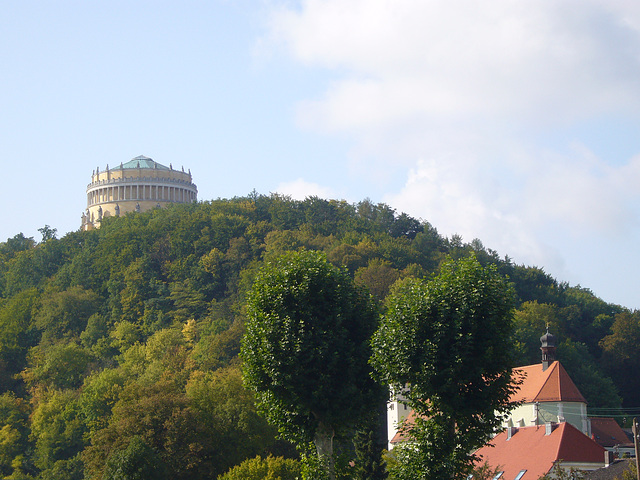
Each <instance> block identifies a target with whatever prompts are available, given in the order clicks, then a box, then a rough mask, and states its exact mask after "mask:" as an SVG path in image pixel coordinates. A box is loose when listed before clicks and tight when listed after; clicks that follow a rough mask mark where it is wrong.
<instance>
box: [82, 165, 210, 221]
mask: <svg viewBox="0 0 640 480" xmlns="http://www.w3.org/2000/svg"><path fill="white" fill-rule="evenodd" d="M197 196H198V188H197V187H196V186H195V184H194V183H193V181H192V178H191V170H189V171H188V172H185V171H184V167H182V169H181V170H174V169H173V166H172V165H171V164H169V166H168V167H165V166H164V165H161V164H159V163H158V162H155V161H153V160H152V159H151V158H149V157H145V156H143V155H140V156H138V157H135V158H134V159H132V160H130V161H128V162H127V163H124V164H122V163H121V164H120V166H119V167H116V168H114V169H109V165H107V168H106V169H105V170H104V171H100V169H99V168H97V169H96V170H94V172H93V174H92V175H91V183H90V184H89V185H88V186H87V209H86V211H85V212H84V213H83V214H82V229H83V230H92V229H94V228H99V227H100V222H101V221H102V219H103V218H106V217H118V216H120V215H124V214H126V213H129V212H144V211H147V210H151V209H152V208H157V207H162V206H166V205H167V204H168V203H190V202H195V201H197V199H198V198H197Z"/></svg>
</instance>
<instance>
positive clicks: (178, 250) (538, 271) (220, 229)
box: [0, 192, 640, 480]
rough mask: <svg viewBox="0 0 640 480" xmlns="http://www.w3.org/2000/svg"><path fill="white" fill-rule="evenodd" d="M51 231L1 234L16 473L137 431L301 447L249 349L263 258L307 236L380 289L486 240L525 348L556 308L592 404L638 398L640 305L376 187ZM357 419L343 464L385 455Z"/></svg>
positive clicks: (568, 359) (101, 455) (1, 419)
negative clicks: (521, 257)
mask: <svg viewBox="0 0 640 480" xmlns="http://www.w3.org/2000/svg"><path fill="white" fill-rule="evenodd" d="M40 234H41V235H42V240H41V241H39V242H38V241H35V240H34V239H33V238H30V237H25V236H24V235H23V234H20V233H19V234H17V235H15V236H13V237H12V238H8V239H7V240H6V241H5V242H0V439H1V448H0V476H6V477H8V478H12V479H14V480H15V479H30V480H32V479H35V478H40V479H44V478H56V479H57V478H83V477H86V478H100V476H101V474H102V472H103V471H104V469H105V465H106V463H107V460H108V459H109V458H110V456H113V455H115V452H122V451H124V450H126V449H127V448H128V446H129V445H130V442H131V440H132V438H133V437H134V436H136V435H137V436H139V437H140V438H141V439H142V440H144V442H145V443H146V444H147V445H148V446H149V447H151V448H152V449H153V451H154V452H156V454H157V455H158V456H159V457H160V458H162V461H163V462H165V465H166V466H167V469H168V470H167V471H168V472H169V474H170V475H172V478H179V477H180V476H183V477H184V476H190V478H193V479H196V480H198V479H205V478H211V476H212V475H214V476H215V475H218V474H222V473H224V471H227V470H228V469H229V468H231V467H232V466H233V465H234V464H239V463H241V462H242V461H243V460H245V459H246V458H253V457H255V456H256V455H258V454H259V455H262V456H263V458H264V457H266V456H268V455H269V454H272V455H273V456H274V457H277V456H292V455H295V452H294V451H293V447H292V446H291V445H290V444H288V443H287V442H285V441H276V440H275V439H274V429H273V428H272V427H270V426H268V425H267V424H266V422H265V421H264V420H263V419H262V418H260V417H258V416H257V415H256V410H255V407H254V405H253V401H254V399H253V395H252V394H251V393H249V392H247V391H246V390H245V389H244V388H243V387H242V386H241V385H240V380H239V371H240V370H239V369H240V364H241V360H240V359H239V358H238V353H239V351H240V345H241V339H242V337H243V335H244V334H245V322H246V314H247V295H248V293H249V292H250V291H251V289H252V286H253V283H254V278H255V276H256V274H257V272H258V271H259V270H260V269H261V268H262V267H263V266H264V265H265V263H266V262H270V261H273V260H274V259H276V258H277V257H279V256H281V255H283V254H287V252H295V251H298V250H301V249H306V250H315V251H320V252H322V253H323V254H324V255H326V259H327V260H328V262H329V263H331V264H332V265H335V266H336V267H339V268H343V267H344V268H345V269H346V271H343V273H344V274H345V277H344V278H345V279H347V277H348V280H349V281H351V280H353V281H354V282H355V283H356V285H359V286H360V287H363V288H365V287H366V288H367V289H369V291H370V292H371V293H372V295H374V297H375V298H376V300H377V302H375V303H377V304H383V302H384V301H385V299H386V298H387V296H388V294H389V291H393V289H394V287H393V285H394V283H395V282H396V281H399V282H400V285H401V284H402V282H404V281H408V280H405V279H407V278H421V279H430V278H433V277H435V276H436V275H437V274H438V272H439V271H440V268H441V266H442V264H443V262H444V260H445V258H446V256H447V255H451V256H452V257H453V258H456V259H464V258H466V257H468V256H469V255H470V254H473V255H475V256H476V258H477V260H478V262H479V263H480V264H481V265H484V266H488V265H493V266H494V267H495V268H496V269H497V271H498V272H500V273H501V274H503V275H506V276H508V278H509V281H510V282H511V283H512V284H513V287H514V289H515V291H516V294H517V302H518V304H517V305H516V306H517V311H516V318H515V323H516V329H515V333H514V335H513V336H512V339H513V344H514V345H515V346H516V348H515V352H514V356H515V358H517V361H518V362H519V364H528V363H538V362H539V361H540V360H539V358H540V352H539V340H538V339H539V337H540V335H541V334H542V333H544V330H545V324H546V323H547V322H549V323H550V324H551V328H552V331H553V333H554V334H555V335H556V336H557V338H558V339H559V348H558V354H559V356H560V359H561V360H562V361H563V362H565V363H566V365H565V366H566V368H567V370H568V371H569V374H570V375H571V376H572V377H573V378H574V381H575V382H576V384H578V387H579V388H580V389H581V390H582V391H583V393H584V394H585V395H586V396H587V397H588V399H589V402H590V408H592V407H593V406H594V405H596V406H607V405H608V406H609V408H611V406H615V405H617V403H616V402H617V400H616V397H615V394H614V393H613V392H614V388H611V382H613V383H614V387H615V390H617V391H618V392H619V394H620V395H621V396H622V397H623V402H624V405H625V406H634V405H637V404H638V395H637V392H639V391H640V387H638V385H636V383H634V382H635V380H634V379H635V377H633V376H632V375H631V376H630V375H629V374H628V372H629V371H631V372H633V371H636V370H637V369H638V368H640V350H638V349H637V348H634V345H637V343H638V342H637V338H636V337H638V335H636V330H638V328H637V325H638V314H637V312H629V311H626V310H625V309H623V308H621V307H619V306H616V305H611V304H607V303H606V302H603V301H602V300H600V299H599V298H597V296H595V295H594V294H593V293H592V292H591V291H589V290H588V289H586V288H583V287H571V286H569V285H567V284H566V283H561V282H558V281H556V280H555V279H553V278H552V277H551V276H550V275H548V274H547V273H545V272H544V270H543V269H542V268H538V267H528V266H524V265H515V264H513V263H512V261H511V260H510V259H509V258H508V257H504V258H500V257H499V256H498V254H497V252H495V251H493V250H491V249H488V248H485V247H484V246H483V245H482V242H481V241H480V240H478V239H474V240H472V241H471V242H470V243H465V241H463V239H462V238H461V237H460V236H456V235H454V236H452V237H450V238H445V237H443V236H442V235H440V234H439V233H438V231H437V229H436V228H435V227H434V226H433V225H431V224H430V223H429V222H427V221H424V220H419V219H415V218H412V217H410V216H409V215H406V214H404V213H400V212H396V211H394V209H393V208H391V207H389V206H388V205H385V204H382V203H379V204H376V203H374V202H372V201H371V200H368V199H367V200H363V201H361V202H357V203H348V202H346V201H338V200H325V199H320V198H318V197H309V198H307V199H305V200H301V201H298V200H294V199H292V198H290V197H286V196H282V195H260V194H258V193H256V192H252V193H251V194H249V195H247V196H242V197H237V198H232V199H217V200H212V201H204V202H199V203H194V204H188V205H187V204H185V205H172V206H169V207H167V208H162V209H154V210H153V211H150V212H146V213H141V214H129V215H125V216H122V217H119V218H115V217H113V218H107V219H104V221H103V222H102V225H101V228H100V229H98V230H93V231H80V230H78V231H75V232H69V233H67V234H66V235H64V236H62V237H60V236H59V235H58V234H57V232H56V231H55V229H54V228H52V227H50V226H45V227H43V228H41V229H40ZM38 240H40V239H38ZM396 288H399V287H396ZM365 310H366V309H365ZM364 335H365V333H363V336H364ZM367 388H368V387H367ZM612 399H613V403H612ZM350 403H352V402H351V401H346V400H342V406H345V405H348V404H350ZM127 409H128V410H127ZM354 435H355V429H353V428H352V429H345V431H344V432H343V433H342V434H337V435H336V437H335V438H336V440H335V441H336V446H337V450H339V452H340V454H341V455H342V456H343V457H344V459H345V464H348V462H350V461H353V462H355V463H354V465H356V464H358V465H359V464H361V463H362V462H364V463H367V462H373V463H375V461H376V460H375V458H376V454H373V453H372V451H371V450H369V449H368V447H366V445H370V444H369V443H367V441H363V442H360V440H366V438H364V437H362V438H360V437H359V439H358V441H356V445H357V448H355V450H354V447H353V442H352V441H353V440H354V438H353V437H354ZM177 438H181V439H186V440H185V441H187V444H181V443H180V442H178V441H177V440H175V439H177ZM213 439H215V441H214V440H213ZM236 447H237V448H236ZM191 449H192V450H191ZM232 450H233V453H231V451H232ZM367 451H369V453H368V454H366V455H365V457H366V458H368V459H369V460H366V461H365V460H364V458H365V457H362V460H359V458H361V457H358V455H360V454H361V453H362V452H367ZM304 452H306V450H304ZM304 452H303V453H304ZM359 452H360V453H359ZM113 458H115V457H113ZM187 458H190V459H192V461H191V463H188V462H185V461H184V459H187ZM306 458H307V459H308V464H307V465H306V466H307V467H309V468H311V467H312V465H311V464H312V463H313V462H311V459H312V458H314V457H313V456H307V457H306ZM315 458H317V455H316V456H315ZM364 463H362V464H364ZM354 468H355V467H354ZM356 470H357V469H356ZM308 475H311V473H310V470H309V471H308V472H307V476H308ZM345 475H347V476H348V475H352V476H353V475H356V472H355V471H354V470H353V469H352V470H351V471H348V469H347V470H345Z"/></svg>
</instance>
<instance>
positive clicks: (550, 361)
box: [387, 331, 626, 480]
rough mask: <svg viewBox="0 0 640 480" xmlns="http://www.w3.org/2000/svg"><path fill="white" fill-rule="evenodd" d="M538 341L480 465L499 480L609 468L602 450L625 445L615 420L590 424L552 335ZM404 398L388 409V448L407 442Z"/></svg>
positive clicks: (407, 413)
mask: <svg viewBox="0 0 640 480" xmlns="http://www.w3.org/2000/svg"><path fill="white" fill-rule="evenodd" d="M540 342H541V347H540V350H541V351H542V362H541V363H539V364H536V365H528V366H525V367H520V368H517V369H515V370H514V378H515V379H518V380H521V384H520V386H519V389H518V391H517V392H515V393H514V394H513V395H512V397H511V398H510V400H511V401H512V402H517V403H518V406H516V407H515V408H514V409H513V410H512V411H511V412H510V413H509V415H508V417H507V418H506V419H505V422H504V427H505V430H504V431H503V432H502V433H499V434H498V435H497V436H496V437H494V439H493V440H492V441H491V442H490V445H493V446H492V447H489V446H485V447H482V448H481V449H480V450H478V451H477V452H476V454H477V455H480V456H482V457H483V460H482V462H484V461H487V462H488V463H489V465H491V466H492V467H496V466H502V468H503V470H502V472H503V473H502V475H501V476H500V477H499V478H501V479H502V480H522V479H524V480H534V479H537V478H538V477H540V476H541V475H544V474H546V473H548V472H549V470H550V469H551V468H552V467H553V465H554V464H555V463H557V462H560V463H561V466H562V467H563V468H576V469H579V470H585V471H589V470H595V469H598V468H601V467H603V466H605V464H608V460H609V458H610V455H611V454H610V452H607V450H606V448H609V447H611V448H614V446H615V445H619V443H620V442H618V440H622V441H625V443H626V440H625V439H626V436H625V435H624V432H623V431H622V430H621V429H620V427H619V426H617V424H616V423H615V421H613V420H612V419H594V421H593V424H592V422H591V421H590V419H589V418H588V417H587V401H586V399H585V398H584V396H583V395H582V394H581V393H580V390H579V389H578V388H577V387H576V385H575V384H574V383H573V381H572V380H571V377H569V374H568V373H567V371H566V370H565V369H564V367H563V366H562V364H561V363H560V362H558V361H557V360H556V358H555V352H556V348H555V337H554V336H553V335H552V334H550V333H549V332H548V331H547V332H546V333H545V334H544V335H543V336H542V337H541V338H540ZM403 400H404V397H403V396H402V395H401V394H399V395H396V396H394V397H392V399H391V400H390V402H389V403H388V406H387V410H388V427H389V431H388V440H389V449H390V450H391V449H392V448H393V447H394V446H395V445H396V444H398V443H401V442H405V441H408V440H409V434H408V433H407V432H405V431H403V430H402V429H401V428H399V427H398V426H400V427H401V426H402V424H403V422H404V423H405V424H407V425H410V424H411V423H413V422H414V421H415V420H414V419H415V413H414V412H412V411H411V410H409V409H407V407H406V404H403ZM593 429H595V430H593ZM592 430H593V431H592ZM596 440H599V441H600V442H599V443H598V441H596ZM605 440H606V442H605ZM616 442H618V443H616Z"/></svg>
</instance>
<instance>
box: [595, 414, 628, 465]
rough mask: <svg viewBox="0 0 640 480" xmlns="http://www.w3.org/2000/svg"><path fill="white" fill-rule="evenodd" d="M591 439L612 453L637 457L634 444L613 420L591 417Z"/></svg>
mask: <svg viewBox="0 0 640 480" xmlns="http://www.w3.org/2000/svg"><path fill="white" fill-rule="evenodd" d="M589 420H590V422H591V438H593V439H594V440H595V441H596V442H597V443H598V444H599V445H602V446H603V447H604V448H606V449H607V450H609V451H610V452H613V453H615V454H616V455H617V456H618V455H619V456H621V455H623V454H625V453H628V454H633V455H635V448H634V446H633V442H631V440H630V439H629V437H628V436H627V434H626V433H625V432H624V430H622V428H620V425H618V423H617V422H616V421H615V420H614V419H613V418H601V417H591V418H590V419H589Z"/></svg>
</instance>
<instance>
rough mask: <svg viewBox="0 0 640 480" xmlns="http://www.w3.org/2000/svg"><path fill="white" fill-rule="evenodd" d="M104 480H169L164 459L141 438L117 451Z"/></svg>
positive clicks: (134, 438) (109, 460)
mask: <svg viewBox="0 0 640 480" xmlns="http://www.w3.org/2000/svg"><path fill="white" fill-rule="evenodd" d="M102 478H103V479H104V480H147V479H151V478H153V479H154V480H163V479H167V478H169V477H168V475H167V470H166V467H165V465H164V462H163V461H162V459H161V458H160V457H159V456H158V455H157V453H156V452H155V450H154V449H153V448H151V447H150V446H149V445H147V444H146V443H145V441H144V440H143V439H142V438H140V437H139V436H134V437H133V438H132V439H131V441H130V442H129V445H127V447H126V448H124V449H122V450H117V451H115V452H114V453H113V454H112V455H111V456H109V459H108V460H107V465H106V468H105V471H104V475H103V476H102Z"/></svg>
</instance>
